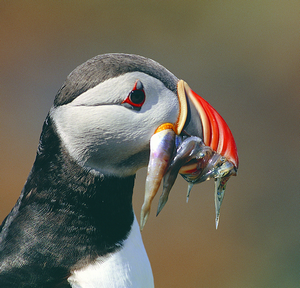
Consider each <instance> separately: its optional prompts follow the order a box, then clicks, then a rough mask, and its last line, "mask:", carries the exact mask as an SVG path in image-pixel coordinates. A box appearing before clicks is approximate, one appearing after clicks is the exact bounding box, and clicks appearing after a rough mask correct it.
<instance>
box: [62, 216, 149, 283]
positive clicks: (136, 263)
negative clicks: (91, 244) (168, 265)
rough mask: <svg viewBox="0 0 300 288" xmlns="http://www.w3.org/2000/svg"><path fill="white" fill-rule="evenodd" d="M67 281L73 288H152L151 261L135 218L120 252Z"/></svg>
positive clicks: (81, 271)
mask: <svg viewBox="0 0 300 288" xmlns="http://www.w3.org/2000/svg"><path fill="white" fill-rule="evenodd" d="M68 282H69V283H70V285H71V287H74V288H87V287H89V288H94V287H95V288H96V287H97V288H100V287H103V288H104V287H112V288H119V287H120V288H121V287H132V288H135V287H154V281H153V275H152V270H151V266H150V262H149V259H148V256H147V253H146V250H145V247H144V244H143V242H142V237H141V233H140V231H139V226H138V223H137V220H136V218H135V219H134V222H133V225H132V229H131V231H130V233H129V236H128V238H127V239H126V240H125V241H124V242H123V245H122V247H121V249H120V250H118V251H116V252H115V253H112V254H109V255H107V256H102V257H98V258H97V259H96V261H95V262H94V263H92V264H89V265H88V266H86V267H84V268H82V269H80V270H74V271H72V272H71V276H70V277H69V278H68Z"/></svg>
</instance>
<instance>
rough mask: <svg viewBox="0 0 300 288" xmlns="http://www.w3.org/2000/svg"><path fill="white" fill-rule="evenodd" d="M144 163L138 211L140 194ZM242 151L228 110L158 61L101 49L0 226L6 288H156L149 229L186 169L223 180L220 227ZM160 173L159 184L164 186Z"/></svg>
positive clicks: (49, 125)
mask: <svg viewBox="0 0 300 288" xmlns="http://www.w3.org/2000/svg"><path fill="white" fill-rule="evenodd" d="M142 167H148V168H147V169H148V170H147V177H146V183H145V196H144V203H143V205H142V208H141V215H140V221H139V223H138V220H137V218H136V216H135V214H134V211H133V207H132V194H133V187H134V181H135V174H136V172H137V171H138V170H139V169H140V168H142ZM237 169H238V154H237V148H236V144H235V141H234V138H233V136H232V133H231V131H230V129H229V127H228V125H227V124H226V122H225V121H224V119H223V118H222V117H221V116H220V114H219V113H218V112H217V111H216V110H215V109H214V108H213V107H212V106H211V105H210V104H209V103H208V102H207V101H206V100H204V99H203V98H202V97H200V96H199V95H198V94H196V93H195V92H194V91H193V90H192V89H191V88H190V87H189V86H188V84H187V83H186V82H185V81H184V80H181V79H178V78H177V77H176V76H174V75H173V74H172V73H171V72H170V71H168V70H167V69H166V68H164V67H163V66H162V65H160V64H159V63H157V62H156V61H154V60H151V59H149V58H145V57H142V56H138V55H133V54H123V53H111V54H103V55H98V56H96V57H94V58H92V59H90V60H88V61H86V62H85V63H83V64H82V65H80V66H78V67H77V68H75V69H74V70H73V72H71V73H70V74H69V76H68V77H67V78H66V80H65V82H64V83H63V85H62V86H61V88H60V89H59V90H58V92H57V94H56V96H55V99H54V103H53V105H52V107H51V109H50V111H49V113H48V115H47V116H46V119H45V121H44V124H43V127H42V132H41V136H40V140H39V144H38V149H37V153H36V158H35V161H34V164H33V167H32V169H31V171H30V173H29V176H28V179H27V181H26V183H25V185H24V188H23V189H22V191H21V194H20V197H19V199H18V200H17V202H16V204H15V206H14V207H13V208H12V210H11V212H10V213H9V215H8V216H7V217H6V218H5V220H4V221H3V223H2V225H1V228H0V231H1V232H0V287H1V288H6V287H10V288H11V287H18V288H22V287H39V288H41V287H51V288H53V287H60V288H62V287H74V288H86V287H89V288H93V287H95V288H96V287H97V288H98V287H112V288H120V287H122V288H124V287H146V288H150V287H154V280H153V274H152V270H151V265H150V262H149V259H148V256H147V253H146V250H145V247H144V244H143V241H142V237H141V231H142V229H143V228H144V226H145V224H146V222H147V219H148V217H149V213H150V208H151V203H152V200H153V198H154V197H155V195H156V194H157V191H158V189H159V187H160V186H161V185H162V186H163V188H162V194H161V196H160V199H159V205H158V209H157V214H158V213H159V212H160V211H161V210H162V209H163V207H164V205H165V204H166V203H167V200H168V197H169V194H170V191H171V188H172V186H173V184H174V182H175V180H176V178H177V176H178V175H181V176H182V177H183V178H184V179H185V180H186V181H187V183H188V191H187V199H188V197H189V194H190V191H191V188H192V187H193V185H194V184H197V183H201V182H203V181H206V180H209V179H213V180H214V181H215V193H214V195H215V196H214V198H215V209H216V219H215V221H216V227H217V226H218V223H219V213H220V206H221V203H222V200H223V197H224V192H225V188H226V183H227V181H228V179H229V178H230V177H231V176H234V175H236V174H237ZM162 183H163V184H162Z"/></svg>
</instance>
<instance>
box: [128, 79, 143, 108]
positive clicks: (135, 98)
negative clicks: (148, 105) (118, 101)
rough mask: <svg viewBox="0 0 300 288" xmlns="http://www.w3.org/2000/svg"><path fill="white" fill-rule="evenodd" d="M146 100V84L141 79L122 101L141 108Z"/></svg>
mask: <svg viewBox="0 0 300 288" xmlns="http://www.w3.org/2000/svg"><path fill="white" fill-rule="evenodd" d="M145 100H146V94H145V91H144V86H143V84H142V82H141V81H140V80H137V81H136V82H135V84H134V86H133V89H132V90H131V92H130V93H129V94H128V96H127V98H126V99H125V100H124V101H123V102H122V104H125V103H126V104H129V105H130V106H132V107H135V108H141V107H142V106H143V104H144V103H145Z"/></svg>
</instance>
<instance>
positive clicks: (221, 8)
mask: <svg viewBox="0 0 300 288" xmlns="http://www.w3.org/2000/svg"><path fill="white" fill-rule="evenodd" d="M0 28H1V29H0V93H1V97H0V123H1V124H0V133H1V142H0V145H1V146H0V147H1V153H0V157H1V158H0V161H1V165H0V169H1V171H0V172H1V173H0V177H1V178H0V186H1V187H0V189H1V190H0V191H1V194H0V218H1V221H2V219H4V217H5V216H6V214H7V213H9V211H10V210H11V208H12V207H13V205H14V203H15V202H16V200H17V198H18V196H19V194H20V191H21V189H22V187H23V184H24V182H25V180H26V178H27V175H28V173H29V171H30V168H31V165H32V164H33V161H34V158H35V153H36V148H37V144H38V139H39V135H40V132H41V127H42V124H43V121H44V119H45V116H46V114H47V112H48V110H49V108H50V107H51V105H52V101H53V99H54V95H55V94H56V91H57V90H58V89H59V87H60V86H61V84H62V82H63V81H64V79H65V78H66V76H67V75H68V74H69V73H70V72H71V71H72V70H73V69H74V68H75V67H76V66H77V65H79V64H81V63H82V62H84V61H86V60H87V59H89V58H91V57H93V56H95V55H98V54H102V53H108V52H126V53H134V54H140V55H143V56H146V57H149V58H152V59H154V60H156V61H158V62H159V63H161V64H162V65H164V66H165V67H167V68H168V69H169V70H170V71H171V72H173V73H174V74H175V75H176V76H177V77H179V78H181V79H184V80H185V81H187V82H188V84H189V85H190V87H191V88H192V89H193V90H194V91H196V92H197V93H198V94H199V95H201V96H202V97H204V98H205V99H206V100H208V101H209V102H210V103H211V104H212V106H213V107H215V108H216V110H217V111H219V113H220V114H221V115H222V116H223V118H225V120H226V122H227V123H228V125H229V127H230V128H231V130H232V133H233V135H234V137H235V140H236V142H237V146H238V151H239V156H240V169H239V175H238V177H233V178H232V179H231V180H230V181H229V184H228V185H227V194H226V197H225V199H224V202H223V205H222V209H221V218H220V225H219V229H218V230H217V231H216V230H215V224H214V204H213V189H214V183H213V182H212V181H210V182H205V183H203V184H199V185H197V186H195V187H194V188H193V190H192V193H191V197H190V201H189V203H188V204H186V203H185V195H186V188H187V184H186V183H185V182H184V181H183V180H182V179H179V178H178V180H177V182H176V184H175V186H174V188H173V190H172V192H171V195H170V199H169V202H168V204H167V205H166V207H165V208H164V210H163V211H162V213H161V214H160V215H159V217H157V218H156V217H155V213H152V214H151V216H150V219H149V220H148V223H147V225H146V227H145V229H144V232H143V239H144V243H145V246H146V249H147V252H148V255H149V258H150V261H151V263H152V269H153V273H154V277H155V283H156V287H208V288H215V287H222V288H241V287H242V288H248V287H249V288H250V287H251V288H252V287H253V288H257V287H259V288H260V287H261V288H265V287H278V288H282V287H293V288H294V287H300V269H299V267H300V245H299V244H300V229H299V228H300V223H299V216H300V209H299V207H300V193H299V192H300V191H299V187H300V180H299V179H300V177H299V168H300V167H299V154H300V153H299V152H300V149H299V145H300V125H299V120H300V112H299V110H300V98H299V96H300V93H299V92H300V1H299V0H295V1H276V0H275V1H274V0H272V1H271V0H269V1H267V0H262V1H237V0H236V1H188V0H186V1H130V0H127V1H114V0H110V1H4V0H2V1H0ZM144 181H145V170H142V171H140V172H139V173H138V176H137V182H136V189H135V193H134V194H135V195H134V197H135V198H134V207H135V210H136V211H137V214H139V213H140V207H141V204H142V200H143V189H144ZM157 198H158V197H157ZM156 205H157V199H156V201H155V203H154V206H156ZM154 210H156V207H155V208H153V211H154Z"/></svg>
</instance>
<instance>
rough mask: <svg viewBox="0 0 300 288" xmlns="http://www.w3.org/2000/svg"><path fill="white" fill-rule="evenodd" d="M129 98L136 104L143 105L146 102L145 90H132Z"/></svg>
mask: <svg viewBox="0 0 300 288" xmlns="http://www.w3.org/2000/svg"><path fill="white" fill-rule="evenodd" d="M129 98H130V100H131V102H132V103H134V104H142V103H144V101H145V92H144V90H132V91H131V92H130V94H129Z"/></svg>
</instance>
